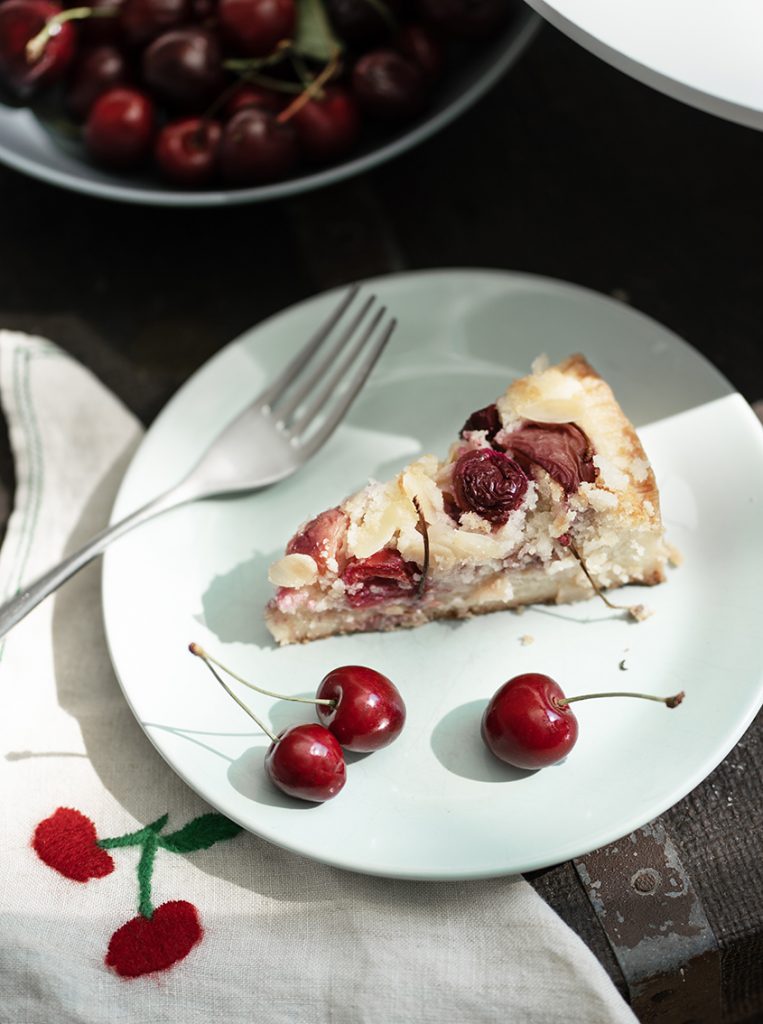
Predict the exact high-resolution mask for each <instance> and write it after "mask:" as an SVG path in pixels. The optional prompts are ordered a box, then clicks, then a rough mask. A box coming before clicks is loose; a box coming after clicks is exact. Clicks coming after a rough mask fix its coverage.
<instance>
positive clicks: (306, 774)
mask: <svg viewBox="0 0 763 1024" xmlns="http://www.w3.org/2000/svg"><path fill="white" fill-rule="evenodd" d="M188 650H189V651H190V652H191V654H195V655H196V656H197V657H199V658H201V659H202V661H204V663H205V664H206V666H207V668H208V669H209V671H210V672H211V673H212V675H213V676H214V677H215V679H216V680H217V681H218V683H219V684H220V686H222V688H223V689H224V690H225V692H226V693H227V694H228V696H229V697H232V698H233V700H235V702H236V703H237V704H238V706H239V707H240V708H242V710H244V711H245V712H246V713H247V715H249V717H250V718H251V719H252V720H253V721H254V722H255V723H256V724H257V725H258V726H259V728H260V729H262V731H263V732H264V733H265V735H266V736H269V737H270V739H271V744H270V747H269V748H268V751H267V753H266V755H265V772H266V773H267V775H268V777H269V778H270V780H271V782H273V784H274V785H275V786H277V787H278V789H280V790H282V791H283V792H284V793H287V794H288V795H289V796H294V797H297V798H298V799H300V800H309V801H311V802H313V803H324V802H325V801H326V800H331V799H332V797H335V796H336V795H337V794H338V793H339V792H340V791H341V790H342V788H343V787H344V784H345V782H346V781H347V771H346V766H345V763H344V754H343V753H342V748H341V747H340V746H339V743H338V741H337V740H336V738H335V737H334V736H333V735H332V734H331V733H330V732H329V731H328V729H326V728H325V726H323V725H318V724H317V723H308V724H306V725H292V726H289V728H287V729H284V730H283V732H281V733H279V734H278V735H276V734H275V733H273V732H271V730H270V729H268V727H267V726H266V725H265V724H264V722H262V721H261V720H260V719H259V718H258V717H257V715H255V713H254V712H253V711H252V710H251V708H250V707H248V706H247V705H246V704H245V703H244V702H243V701H242V700H241V699H240V698H239V697H238V696H237V695H236V694H235V693H234V692H233V690H231V688H230V687H229V686H228V684H227V683H226V682H225V681H224V680H223V679H222V678H221V677H220V675H219V674H218V673H217V671H216V670H215V667H214V665H213V664H212V662H213V659H212V658H211V657H210V656H209V655H208V654H207V653H206V651H205V650H204V649H203V648H201V647H199V645H198V644H189V645H188ZM215 664H217V662H215ZM220 667H221V668H222V666H220ZM223 671H228V670H227V669H223ZM229 675H231V676H232V677H233V678H234V679H238V676H235V675H234V674H233V673H232V672H231V673H229ZM239 681H241V682H243V680H239ZM247 685H249V686H251V685H252V684H251V683H250V684H247ZM252 688H253V689H255V687H252ZM260 692H262V693H268V694H269V695H270V696H280V694H270V693H269V691H266V690H262V691H260ZM291 699H293V700H302V701H305V698H299V697H296V698H291ZM308 703H313V702H312V701H310V702H308Z"/></svg>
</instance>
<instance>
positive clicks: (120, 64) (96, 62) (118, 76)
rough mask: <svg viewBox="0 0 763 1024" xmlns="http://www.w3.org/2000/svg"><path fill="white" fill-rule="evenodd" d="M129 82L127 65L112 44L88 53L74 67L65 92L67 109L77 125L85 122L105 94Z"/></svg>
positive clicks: (105, 44) (83, 54)
mask: <svg viewBox="0 0 763 1024" xmlns="http://www.w3.org/2000/svg"><path fill="white" fill-rule="evenodd" d="M128 80H129V73H128V69H127V61H126V60H125V57H124V54H123V53H122V52H121V50H118V49H117V48H116V46H112V45H111V44H110V43H104V44H102V45H101V46H94V47H93V48H92V49H90V50H85V51H84V52H83V53H82V55H81V56H80V57H79V58H78V60H77V63H76V64H75V66H74V70H73V72H72V75H71V78H70V80H69V87H68V89H67V91H66V107H67V109H68V111H69V113H70V114H71V115H72V117H73V118H74V119H75V120H77V121H84V120H85V118H86V117H87V115H88V114H89V112H90V108H91V107H92V105H93V104H94V103H95V101H96V100H97V99H98V97H99V96H102V95H103V93H105V92H107V91H108V90H109V89H113V88H114V86H116V85H124V84H126V83H127V81H128Z"/></svg>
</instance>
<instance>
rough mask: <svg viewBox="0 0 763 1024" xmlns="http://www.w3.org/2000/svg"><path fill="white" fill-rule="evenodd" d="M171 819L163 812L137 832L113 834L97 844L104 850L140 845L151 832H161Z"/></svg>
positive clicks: (154, 833)
mask: <svg viewBox="0 0 763 1024" xmlns="http://www.w3.org/2000/svg"><path fill="white" fill-rule="evenodd" d="M168 820H169V814H163V815H162V816H161V818H157V819H156V821H152V822H151V824H150V825H146V826H145V828H141V829H139V830H138V831H137V832H126V833H125V834H124V835H123V836H111V837H109V838H106V839H99V840H97V845H98V846H100V847H101V849H103V850H114V849H116V848H117V847H120V846H140V845H141V844H142V843H144V842H145V840H146V837H147V836H148V835H149V834H153V835H156V833H157V832H161V830H162V829H163V828H164V826H165V825H166V824H167V822H168Z"/></svg>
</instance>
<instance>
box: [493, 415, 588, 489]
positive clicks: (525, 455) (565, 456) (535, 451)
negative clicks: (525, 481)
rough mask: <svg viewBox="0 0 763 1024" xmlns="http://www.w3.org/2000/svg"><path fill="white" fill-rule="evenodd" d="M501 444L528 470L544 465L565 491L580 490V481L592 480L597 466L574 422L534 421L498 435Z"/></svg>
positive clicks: (583, 435) (580, 431)
mask: <svg viewBox="0 0 763 1024" xmlns="http://www.w3.org/2000/svg"><path fill="white" fill-rule="evenodd" d="M501 441H502V445H503V447H504V448H505V449H506V451H507V452H509V453H510V454H511V455H512V456H513V458H515V459H516V461H517V462H518V463H519V464H520V465H521V466H522V468H523V469H525V470H529V469H530V467H531V466H532V465H533V464H534V465H536V466H540V467H541V469H545V470H546V472H547V473H548V474H549V476H552V477H553V478H554V480H556V482H557V483H558V484H560V485H561V486H562V487H563V488H564V490H565V491H566V492H567V494H574V492H575V491H577V490H579V488H580V484H581V482H583V481H584V482H585V483H593V482H594V480H595V479H596V476H597V473H598V470H597V468H596V465H595V464H594V461H593V459H594V449H593V446H592V444H591V442H590V441H589V440H588V438H587V436H586V435H585V434H584V433H583V431H582V430H581V429H580V427H578V426H576V425H575V424H574V423H534V422H531V421H528V422H527V423H525V424H523V425H522V426H521V427H520V428H519V429H518V430H512V432H511V433H510V434H506V435H503V434H502V435H501Z"/></svg>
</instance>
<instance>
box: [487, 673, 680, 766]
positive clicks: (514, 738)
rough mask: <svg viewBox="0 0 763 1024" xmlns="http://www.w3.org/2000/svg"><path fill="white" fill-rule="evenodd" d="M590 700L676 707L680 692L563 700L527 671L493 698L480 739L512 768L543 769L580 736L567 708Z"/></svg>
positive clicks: (549, 683) (550, 684) (546, 679)
mask: <svg viewBox="0 0 763 1024" xmlns="http://www.w3.org/2000/svg"><path fill="white" fill-rule="evenodd" d="M594 697H637V698H640V699H642V700H652V701H658V702H659V703H661V704H665V706H666V707H669V708H675V707H678V705H679V704H680V703H681V701H682V700H683V699H684V692H683V691H681V692H680V693H676V694H674V695H673V696H672V697H657V696H654V695H653V694H648V693H631V692H624V691H613V692H609V693H586V694H581V695H579V696H577V697H565V695H564V692H563V690H562V688H561V687H560V686H559V684H558V683H557V682H555V681H554V680H553V679H552V678H551V677H550V676H547V675H543V674H542V673H540V672H526V673H524V674H523V675H518V676H515V677H514V678H513V679H509V681H508V682H506V683H504V684H503V686H502V687H501V688H500V689H499V690H498V691H497V692H496V693H495V694H494V695H493V696H492V698H491V699H490V701H489V703H488V706H487V708H486V709H485V712H484V715H483V716H482V739H483V740H484V742H485V744H486V746H487V747H488V749H489V750H491V751H492V753H493V754H495V756H496V757H497V758H499V759H500V760H501V761H505V762H506V763H507V764H511V765H514V766H515V767H516V768H526V769H530V770H533V769H536V768H546V767H548V765H552V764H556V763H557V762H558V761H561V760H562V759H563V758H565V757H566V756H567V754H569V752H570V751H571V750H572V748H573V747H574V746H575V743H576V741H577V738H578V721H577V718H576V717H575V715H574V713H573V712H572V710H571V709H570V704H573V703H575V701H580V700H591V699H592V698H594Z"/></svg>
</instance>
